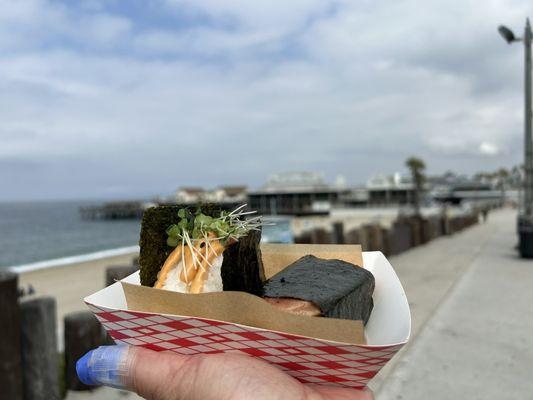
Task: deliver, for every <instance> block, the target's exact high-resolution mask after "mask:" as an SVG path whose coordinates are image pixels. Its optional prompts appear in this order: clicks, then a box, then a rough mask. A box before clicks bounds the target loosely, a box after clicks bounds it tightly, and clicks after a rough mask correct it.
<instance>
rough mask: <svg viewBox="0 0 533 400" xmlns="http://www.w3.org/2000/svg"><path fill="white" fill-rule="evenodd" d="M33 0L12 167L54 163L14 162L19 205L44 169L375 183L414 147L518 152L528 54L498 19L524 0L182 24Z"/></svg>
mask: <svg viewBox="0 0 533 400" xmlns="http://www.w3.org/2000/svg"><path fill="white" fill-rule="evenodd" d="M8 3H11V2H8ZM17 3H18V2H17ZM6 4H7V3H6ZM6 4H4V5H6ZM28 4H29V5H26V6H25V7H22V6H19V7H15V6H10V5H9V4H7V5H6V7H11V8H9V11H6V13H7V12H9V15H10V18H9V21H10V22H9V23H6V24H4V25H2V24H0V104H1V105H2V107H0V119H1V120H2V126H1V128H0V140H1V141H2V146H0V161H5V162H8V161H9V162H13V163H15V164H16V165H18V166H20V165H21V163H24V162H28V163H29V162H30V161H31V162H32V163H39V165H43V167H42V168H39V169H37V170H35V168H33V169H31V168H28V169H24V168H20V167H17V168H19V169H20V172H17V170H16V169H15V168H13V169H12V170H11V172H10V174H13V176H18V179H11V178H12V176H11V175H9V176H8V175H6V172H5V171H6V168H3V169H2V170H1V171H0V184H2V183H3V182H2V180H7V179H8V177H9V181H10V182H12V185H15V186H14V188H13V189H12V190H13V194H12V197H17V196H18V197H20V196H23V195H24V196H38V195H40V193H41V194H42V190H41V191H39V193H37V192H36V193H33V192H31V190H30V189H28V188H31V187H32V182H34V183H35V182H37V181H38V180H39V179H40V180H41V181H46V182H47V184H48V186H47V187H48V188H49V190H51V191H52V190H54V191H56V192H59V193H63V194H64V193H67V192H68V193H69V194H71V193H73V192H75V193H78V194H79V195H80V196H83V195H88V194H94V195H97V193H99V192H102V193H103V192H105V190H106V189H105V188H106V187H107V188H108V187H117V181H120V182H121V185H119V186H120V187H121V188H123V189H122V190H123V193H124V194H128V193H148V192H165V191H171V190H172V189H174V187H175V186H178V185H180V184H199V185H207V186H209V185H216V184H222V183H238V182H245V183H249V184H251V185H252V186H258V185H259V184H261V183H262V182H263V180H264V179H265V178H266V175H267V174H268V173H270V172H274V171H279V170H302V169H310V170H323V171H325V172H326V173H327V174H328V175H329V176H331V177H333V176H336V175H337V174H338V173H343V174H344V175H346V176H347V178H348V181H349V182H350V183H354V182H364V181H365V180H366V178H367V177H368V176H369V175H370V174H372V173H374V172H377V171H385V172H388V171H394V170H397V169H399V168H401V167H402V166H403V160H404V159H405V158H406V157H408V156H410V155H411V154H416V155H420V156H422V157H423V158H425V159H426V161H427V164H428V166H429V169H430V171H439V170H445V169H449V168H455V169H457V170H459V171H460V172H472V171H476V170H479V169H494V168H495V167H494V166H493V162H494V157H486V156H487V155H505V157H506V160H504V161H502V162H504V163H505V164H506V165H507V164H511V163H516V162H518V160H520V159H521V156H522V151H521V149H520V146H521V137H522V118H523V117H522V106H521V104H522V97H521V85H522V80H521V79H522V77H521V73H522V58H521V49H520V46H510V47H509V46H507V45H506V44H505V43H503V41H501V39H500V38H499V37H498V35H497V33H496V26H497V25H498V24H499V23H506V24H508V25H510V26H512V27H513V28H519V27H521V26H522V25H523V22H524V21H523V15H525V14H524V12H525V11H526V10H527V8H528V7H530V11H533V10H532V9H531V6H530V5H529V3H528V2H526V1H523V2H515V3H513V4H511V5H509V4H507V3H506V4H503V3H502V2H499V1H491V2H489V3H487V2H481V1H478V2H475V1H473V0H471V1H467V2H464V3H462V4H461V5H450V4H449V2H445V1H436V2H431V3H420V2H418V1H414V0H408V1H404V2H390V1H389V2H379V3H376V2H370V1H363V2H326V1H320V2H318V1H316V2H304V1H301V2H300V1H297V2H288V3H287V2H284V3H283V4H282V3H276V2H274V3H272V2H267V1H264V2H262V1H260V2H240V1H230V2H218V1H216V2H215V1H214V0H213V1H211V0H209V1H208V2H202V3H197V2H190V1H176V2H168V3H167V5H166V7H169V8H166V9H163V8H161V10H164V11H162V12H164V13H168V14H169V15H174V14H172V13H173V12H174V13H175V18H176V19H177V20H176V21H177V22H176V25H177V26H178V25H179V18H180V16H179V15H181V14H185V15H186V16H188V15H196V14H195V13H199V14H201V15H204V14H205V15H206V17H205V21H203V22H202V21H200V22H198V23H197V24H191V25H190V26H189V25H187V26H185V27H179V26H178V28H179V29H172V27H170V26H159V25H158V24H154V25H149V24H146V23H145V24H141V23H139V22H140V21H139V18H141V19H142V18H144V16H143V15H139V16H137V17H134V16H132V15H133V14H131V13H130V14H128V16H126V13H124V14H123V15H120V14H117V13H111V12H109V11H106V9H105V7H101V6H100V5H99V3H95V4H93V6H91V7H90V8H89V9H73V8H72V7H66V6H65V5H62V4H61V3H57V2H53V3H48V2H46V1H44V0H43V1H33V2H31V3H30V2H29V3H28ZM198 4H201V5H198ZM161 7H162V6H161ZM200 7H201V8H200ZM187 10H188V11H187ZM147 12H148V11H147ZM180 13H181V14H180ZM173 18H174V17H173ZM8 37H9V38H10V40H7V39H6V38H8ZM6 160H7V161H6ZM10 160H14V161H10ZM15 164H14V165H15ZM74 164H75V166H74ZM32 165H34V164H32ZM69 166H70V167H71V168H73V169H75V170H76V174H66V173H65V174H64V173H62V172H61V171H63V170H66V171H68V170H69ZM498 166H499V165H498ZM28 171H31V175H28V174H29V172H28ZM17 174H19V175H17ZM18 181H20V182H23V183H20V184H17V182H18ZM36 190H37V189H36ZM17 193H18V195H17ZM10 195H11V194H10ZM4 196H6V195H5V194H4Z"/></svg>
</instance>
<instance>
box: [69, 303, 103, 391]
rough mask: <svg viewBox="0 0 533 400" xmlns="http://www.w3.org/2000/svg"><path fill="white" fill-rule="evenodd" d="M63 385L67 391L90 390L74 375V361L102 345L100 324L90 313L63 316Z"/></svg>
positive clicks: (83, 312) (82, 312) (81, 312)
mask: <svg viewBox="0 0 533 400" xmlns="http://www.w3.org/2000/svg"><path fill="white" fill-rule="evenodd" d="M64 322H65V385H66V388H67V389H69V390H90V389H91V386H87V385H84V384H83V383H82V382H81V381H80V380H79V379H78V375H77V374H76V361H78V360H79V359H80V358H81V357H82V356H83V355H84V354H85V353H87V352H88V351H89V350H92V349H95V348H97V347H98V346H101V345H102V344H103V341H104V338H103V332H102V326H101V325H100V322H98V320H97V319H96V317H95V316H94V315H93V313H92V312H90V311H80V312H75V313H70V314H68V315H67V316H65V320H64Z"/></svg>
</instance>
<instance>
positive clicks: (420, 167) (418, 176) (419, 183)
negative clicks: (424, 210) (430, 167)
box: [405, 157, 426, 216]
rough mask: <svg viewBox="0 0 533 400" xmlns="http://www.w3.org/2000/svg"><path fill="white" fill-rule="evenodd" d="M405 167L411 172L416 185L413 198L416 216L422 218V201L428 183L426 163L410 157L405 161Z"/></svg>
mask: <svg viewBox="0 0 533 400" xmlns="http://www.w3.org/2000/svg"><path fill="white" fill-rule="evenodd" d="M405 165H406V166H407V168H409V171H411V177H412V179H413V184H414V189H415V191H414V197H413V208H414V209H415V215H416V216H420V199H421V197H422V192H423V190H424V183H425V181H426V175H425V174H424V170H425V169H426V164H425V163H424V161H423V160H422V159H420V158H417V157H409V158H408V159H407V160H406V161H405Z"/></svg>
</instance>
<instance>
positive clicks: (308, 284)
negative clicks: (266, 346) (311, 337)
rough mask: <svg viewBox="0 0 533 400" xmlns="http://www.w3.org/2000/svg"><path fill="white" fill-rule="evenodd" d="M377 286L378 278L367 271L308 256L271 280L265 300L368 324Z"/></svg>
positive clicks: (267, 284) (266, 287) (266, 285)
mask: <svg viewBox="0 0 533 400" xmlns="http://www.w3.org/2000/svg"><path fill="white" fill-rule="evenodd" d="M374 285H375V280H374V275H372V273H371V272H369V271H367V270H366V269H364V268H360V267H358V266H355V265H353V264H350V263H347V262H345V261H341V260H324V259H321V258H317V257H315V256H312V255H307V256H304V257H302V258H300V259H298V260H297V261H295V262H294V263H292V264H291V265H289V266H288V267H287V268H285V269H284V270H282V271H280V272H278V273H277V274H276V275H274V276H273V277H271V278H270V279H269V280H267V281H266V282H265V284H264V286H263V296H264V297H267V298H293V299H299V300H305V301H308V302H311V303H313V304H315V305H316V306H317V307H318V308H320V310H321V312H322V315H323V316H325V317H331V318H342V319H353V320H363V322H364V323H365V324H366V323H367V321H368V318H369V317H370V313H371V312H372V308H373V307H374V302H373V300H372V293H373V292H374Z"/></svg>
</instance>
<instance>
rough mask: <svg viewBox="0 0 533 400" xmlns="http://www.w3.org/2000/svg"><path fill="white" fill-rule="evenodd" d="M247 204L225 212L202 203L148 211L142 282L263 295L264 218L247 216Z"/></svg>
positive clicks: (184, 289)
mask: <svg viewBox="0 0 533 400" xmlns="http://www.w3.org/2000/svg"><path fill="white" fill-rule="evenodd" d="M243 209H244V205H243V206H241V207H238V208H237V209H235V210H234V211H232V212H227V211H222V210H221V209H220V208H217V207H216V206H212V205H202V206H201V207H198V208H196V210H191V209H186V208H180V207H178V206H160V207H153V208H150V209H148V210H146V211H145V213H144V215H143V220H142V224H141V238H140V243H139V244H140V248H141V251H140V257H139V264H140V278H141V284H142V285H144V286H153V287H155V288H157V289H166V290H173V291H178V292H182V293H205V292H215V291H222V290H223V289H224V290H242V291H247V292H249V293H253V294H259V293H260V292H261V290H262V283H263V281H264V279H265V278H264V272H263V264H262V262H261V253H260V250H259V242H260V239H261V231H260V226H261V222H260V220H259V218H260V217H255V218H251V219H247V220H246V219H244V216H245V215H247V214H250V212H244V211H243ZM193 211H194V212H193ZM226 287H228V288H232V289H226Z"/></svg>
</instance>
